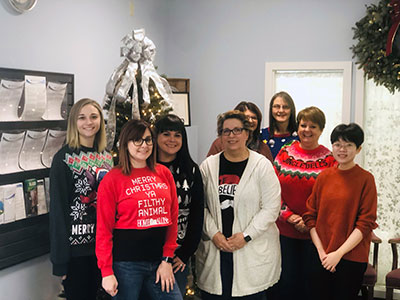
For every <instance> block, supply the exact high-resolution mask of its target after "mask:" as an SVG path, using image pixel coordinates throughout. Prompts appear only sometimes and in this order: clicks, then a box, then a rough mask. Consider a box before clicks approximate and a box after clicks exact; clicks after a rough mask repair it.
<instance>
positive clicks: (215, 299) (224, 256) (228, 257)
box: [201, 251, 265, 300]
mask: <svg viewBox="0 0 400 300" xmlns="http://www.w3.org/2000/svg"><path fill="white" fill-rule="evenodd" d="M220 253H221V279H222V295H213V294H209V293H207V292H204V291H201V299H203V300H231V299H232V300H234V299H238V300H239V299H240V300H265V292H260V293H257V294H252V295H247V296H243V297H232V284H233V254H232V253H228V252H222V251H221V252H220Z"/></svg>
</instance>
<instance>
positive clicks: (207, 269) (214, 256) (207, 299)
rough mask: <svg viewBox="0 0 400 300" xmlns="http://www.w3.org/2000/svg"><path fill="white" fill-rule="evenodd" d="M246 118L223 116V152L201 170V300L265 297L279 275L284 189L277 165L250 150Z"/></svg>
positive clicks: (234, 113)
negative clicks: (202, 210)
mask: <svg viewBox="0 0 400 300" xmlns="http://www.w3.org/2000/svg"><path fill="white" fill-rule="evenodd" d="M249 129H250V126H249V122H248V121H247V119H246V116H245V115H244V114H243V113H242V112H239V111H228V112H226V113H224V114H222V115H220V116H219V117H218V135H219V136H220V138H221V141H222V143H223V145H224V151H223V152H220V153H218V154H216V155H213V156H210V157H208V158H207V159H206V160H205V161H204V162H203V163H202V164H201V166H200V170H201V173H202V176H203V181H204V192H205V200H204V201H205V211H204V215H205V216H204V227H203V236H202V239H201V241H200V245H199V248H198V250H197V253H196V269H197V275H198V287H199V288H200V289H201V290H202V299H203V300H211V299H252V300H253V299H254V300H256V299H257V300H258V299H264V297H265V293H264V292H263V291H265V290H266V289H267V288H268V287H270V286H272V285H274V284H275V283H276V282H277V281H278V279H279V275H280V266H281V259H280V248H279V232H278V229H277V227H276V225H275V220H276V219H277V217H278V214H279V208H280V185H279V181H278V179H277V177H276V175H275V172H274V170H273V167H272V164H271V163H270V161H268V159H266V158H265V157H264V156H262V155H260V154H258V153H256V152H254V151H251V150H249V149H248V148H247V147H246V141H247V139H248V138H249V132H250V130H249Z"/></svg>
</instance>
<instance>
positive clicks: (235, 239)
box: [228, 232, 247, 251]
mask: <svg viewBox="0 0 400 300" xmlns="http://www.w3.org/2000/svg"><path fill="white" fill-rule="evenodd" d="M228 244H229V245H230V246H231V249H232V251H236V250H239V249H241V248H243V247H244V246H245V245H246V244H247V243H246V241H245V240H244V235H243V232H238V233H235V234H234V235H232V236H231V237H229V238H228Z"/></svg>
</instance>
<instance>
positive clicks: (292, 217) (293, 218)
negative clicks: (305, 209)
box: [287, 214, 303, 225]
mask: <svg viewBox="0 0 400 300" xmlns="http://www.w3.org/2000/svg"><path fill="white" fill-rule="evenodd" d="M302 220H303V218H302V217H301V216H299V215H296V214H293V215H290V216H289V218H287V222H288V223H290V224H293V225H295V224H297V223H299V222H300V221H302Z"/></svg>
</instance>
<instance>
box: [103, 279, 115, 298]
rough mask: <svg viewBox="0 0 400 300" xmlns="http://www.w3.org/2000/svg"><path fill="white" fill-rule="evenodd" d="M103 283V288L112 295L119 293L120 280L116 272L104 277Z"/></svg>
mask: <svg viewBox="0 0 400 300" xmlns="http://www.w3.org/2000/svg"><path fill="white" fill-rule="evenodd" d="M101 285H102V286H103V289H104V290H105V291H106V292H107V293H108V294H110V295H111V296H112V297H114V296H115V295H116V294H117V293H118V289H117V287H118V281H117V278H116V277H115V275H114V274H113V275H110V276H106V277H103V280H102V283H101Z"/></svg>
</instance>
